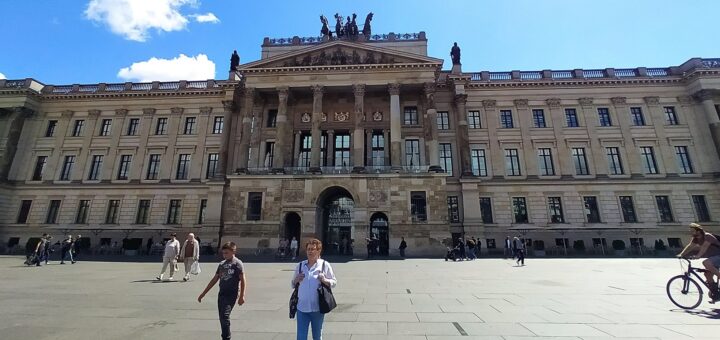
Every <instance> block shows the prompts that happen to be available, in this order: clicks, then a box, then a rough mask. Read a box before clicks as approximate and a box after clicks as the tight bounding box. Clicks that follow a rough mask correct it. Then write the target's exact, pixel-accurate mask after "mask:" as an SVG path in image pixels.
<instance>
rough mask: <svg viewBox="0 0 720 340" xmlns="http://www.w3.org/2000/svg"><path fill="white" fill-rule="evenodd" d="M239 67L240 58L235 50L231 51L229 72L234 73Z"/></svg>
mask: <svg viewBox="0 0 720 340" xmlns="http://www.w3.org/2000/svg"><path fill="white" fill-rule="evenodd" d="M238 65H240V56H239V55H238V53H237V50H234V51H233V54H232V56H231V57H230V71H235V68H236V67H237V66H238Z"/></svg>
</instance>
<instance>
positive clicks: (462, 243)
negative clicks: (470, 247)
mask: <svg viewBox="0 0 720 340" xmlns="http://www.w3.org/2000/svg"><path fill="white" fill-rule="evenodd" d="M457 247H458V249H459V250H460V256H459V257H460V261H464V260H465V259H466V258H467V253H466V252H465V241H463V239H462V237H460V238H458V244H457Z"/></svg>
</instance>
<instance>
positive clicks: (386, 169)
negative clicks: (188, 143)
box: [236, 165, 430, 175]
mask: <svg viewBox="0 0 720 340" xmlns="http://www.w3.org/2000/svg"><path fill="white" fill-rule="evenodd" d="M359 169H364V170H363V171H360V170H359ZM429 169H430V167H429V166H427V165H424V166H402V167H392V166H366V167H359V168H357V169H356V168H355V167H352V166H323V167H320V173H321V174H323V175H350V174H355V173H359V174H375V175H377V174H392V173H399V174H406V175H407V174H409V175H412V174H418V175H420V174H427V173H428V172H429ZM236 174H247V175H277V174H285V175H309V174H317V173H314V172H311V171H310V168H309V167H286V168H283V169H282V171H279V169H274V168H269V167H259V168H247V169H244V170H241V169H238V170H236Z"/></svg>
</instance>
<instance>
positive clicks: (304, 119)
mask: <svg viewBox="0 0 720 340" xmlns="http://www.w3.org/2000/svg"><path fill="white" fill-rule="evenodd" d="M311 119H312V118H311V117H310V113H308V112H305V113H303V114H302V116H301V117H300V120H301V121H302V122H303V123H310V120H311Z"/></svg>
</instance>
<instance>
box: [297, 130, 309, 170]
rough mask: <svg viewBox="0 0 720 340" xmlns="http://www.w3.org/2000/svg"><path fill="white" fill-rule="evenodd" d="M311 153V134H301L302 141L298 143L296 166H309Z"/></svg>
mask: <svg viewBox="0 0 720 340" xmlns="http://www.w3.org/2000/svg"><path fill="white" fill-rule="evenodd" d="M311 153H312V136H310V135H303V136H302V143H301V145H300V159H298V166H299V167H301V168H308V167H310V155H311Z"/></svg>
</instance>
